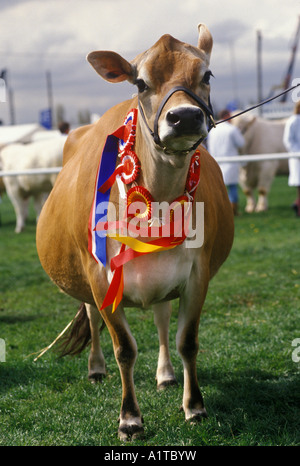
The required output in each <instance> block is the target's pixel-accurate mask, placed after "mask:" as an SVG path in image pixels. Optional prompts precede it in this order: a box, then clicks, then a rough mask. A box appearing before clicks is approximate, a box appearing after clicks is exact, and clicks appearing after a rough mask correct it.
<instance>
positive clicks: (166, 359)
mask: <svg viewBox="0 0 300 466" xmlns="http://www.w3.org/2000/svg"><path fill="white" fill-rule="evenodd" d="M153 311H154V323H155V325H156V327H157V331H158V337H159V356H158V363H157V371H156V381H157V388H158V390H161V389H164V388H166V387H167V386H168V385H174V384H176V378H175V374H174V369H173V366H172V363H171V360H170V354H169V323H170V317H171V313H172V307H171V302H170V301H168V302H166V303H161V304H155V305H154V306H153Z"/></svg>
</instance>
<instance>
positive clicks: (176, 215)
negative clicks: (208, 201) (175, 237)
mask: <svg viewBox="0 0 300 466" xmlns="http://www.w3.org/2000/svg"><path fill="white" fill-rule="evenodd" d="M186 202H189V198H188V197H187V196H185V195H183V196H180V197H178V198H177V199H175V201H173V202H172V204H171V205H170V211H169V212H170V222H171V223H173V222H176V221H178V220H179V221H180V222H182V219H183V215H184V214H186V212H187V210H188V208H187V207H185V204H186ZM185 210H186V211H185Z"/></svg>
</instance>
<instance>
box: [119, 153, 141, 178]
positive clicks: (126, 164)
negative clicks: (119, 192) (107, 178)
mask: <svg viewBox="0 0 300 466" xmlns="http://www.w3.org/2000/svg"><path fill="white" fill-rule="evenodd" d="M121 164H122V172H121V180H122V181H123V183H125V184H129V183H132V182H133V181H135V180H136V179H137V177H138V174H139V171H140V161H139V159H138V157H137V155H136V154H135V152H132V151H126V152H125V153H124V154H123V155H122V157H121Z"/></svg>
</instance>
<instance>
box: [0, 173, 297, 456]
mask: <svg viewBox="0 0 300 466" xmlns="http://www.w3.org/2000/svg"><path fill="white" fill-rule="evenodd" d="M294 195H295V192H294V191H293V190H292V189H291V188H288V186H287V179H286V177H278V178H276V180H275V182H274V184H273V188H272V192H271V195H270V208H269V211H268V212H266V213H263V214H251V215H248V214H245V213H242V215H240V216H239V217H237V218H236V220H235V224H236V232H235V241H234V246H233V249H232V252H231V255H230V257H229V259H228V261H227V262H226V263H225V265H224V266H223V268H222V269H221V271H220V272H219V274H218V275H217V276H216V277H215V278H214V280H213V281H212V282H211V285H210V289H209V293H208V296H207V300H206V303H205V306H204V309H203V313H202V317H201V323H200V329H199V342H200V351H199V355H198V378H199V382H200V386H201V390H202V394H203V397H204V401H205V405H206V409H207V411H208V414H209V418H208V419H207V420H204V421H203V422H202V423H200V424H197V425H190V424H188V423H186V422H185V421H184V415H183V413H182V412H181V411H180V409H179V408H180V405H181V399H182V383H183V375H182V365H181V361H180V359H179V357H178V355H177V353H176V348H175V334H176V321H177V302H175V303H174V312H173V315H172V321H171V328H170V334H171V335H170V344H171V354H172V359H173V364H174V368H175V372H176V376H177V380H178V382H179V383H178V386H175V387H170V388H169V389H168V390H166V391H163V392H157V390H156V383H155V371H156V362H157V354H158V340H157V336H156V328H155V326H154V323H153V315H152V312H151V311H140V310H131V311H129V312H128V320H129V323H130V326H131V328H132V331H133V334H134V336H135V337H136V340H137V343H138V348H139V355H138V359H137V363H136V367H135V384H136V390H137V397H138V400H139V404H140V407H141V410H142V413H143V416H144V421H145V438H144V439H143V440H139V441H134V442H132V444H131V445H138V446H140V445H148V446H154V445H155V446H187V447H188V446H202V445H203V446H204V445H207V446H215V445H218V446H219V445H227V446H255V445H261V446H275V445H279V446H294V445H298V446H299V445H300V380H299V375H300V362H297V359H298V358H299V354H300V353H299V352H297V348H296V347H293V346H292V343H293V341H294V340H295V339H297V338H300V325H299V311H300V248H299V246H300V219H297V218H295V216H294V213H293V212H292V210H291V208H290V204H291V203H292V201H293V200H294ZM243 203H244V199H243V196H242V195H241V204H243ZM241 207H242V206H241ZM0 212H1V219H2V225H1V227H0V291H1V296H0V338H1V339H3V340H5V344H6V361H5V362H0V445H2V446H4V445H6V446H22V445H23V446H25V445H28V446H30V445H32V446H39V445H42V446H52V445H56V446H75V445H76V446H80V445H82V446H83V445H85V446H88V445H90V446H91V445H95V446H96V445H105V446H118V445H122V443H121V442H120V441H119V440H118V438H117V427H118V423H117V419H118V415H119V408H120V400H121V386H120V376H119V371H118V368H117V364H116V362H115V359H114V356H113V351H112V344H111V340H110V337H109V334H108V332H107V330H105V331H104V332H103V338H102V342H103V351H104V354H105V356H106V362H107V369H108V375H107V377H106V378H105V380H104V381H103V383H102V384H99V385H92V384H90V383H89V381H88V380H87V357H88V350H85V351H84V352H83V353H82V354H81V355H80V356H79V357H75V358H70V357H66V358H62V359H59V358H58V355H57V353H56V352H55V351H54V350H50V351H48V352H47V353H46V354H45V355H44V356H43V357H42V358H40V359H39V360H38V361H37V362H33V359H34V356H32V355H31V354H32V353H34V352H37V351H39V350H40V349H42V348H44V347H45V346H47V345H48V344H49V343H51V342H52V341H53V340H54V338H56V336H57V335H58V334H59V333H60V332H61V331H62V329H63V328H64V327H65V326H66V325H67V324H68V322H69V321H70V320H71V319H72V318H73V316H74V315H75V313H76V311H77V307H78V306H77V303H76V302H74V300H72V299H71V298H69V297H68V296H65V295H64V294H62V293H61V292H60V291H59V290H58V289H57V288H56V287H55V286H54V285H53V284H52V283H51V282H50V280H49V278H48V277H47V276H46V274H45V273H44V271H43V270H42V268H41V266H40V263H39V260H38V257H37V253H36V249H35V220H34V214H33V211H31V214H30V218H29V222H28V225H27V227H26V230H25V231H24V232H23V233H22V234H21V235H16V234H15V233H14V226H15V218H14V212H13V210H12V207H11V204H10V203H9V201H8V199H7V197H6V196H5V197H4V199H3V202H2V204H1V205H0ZM298 346H299V345H298ZM293 355H294V358H293ZM295 356H298V357H295Z"/></svg>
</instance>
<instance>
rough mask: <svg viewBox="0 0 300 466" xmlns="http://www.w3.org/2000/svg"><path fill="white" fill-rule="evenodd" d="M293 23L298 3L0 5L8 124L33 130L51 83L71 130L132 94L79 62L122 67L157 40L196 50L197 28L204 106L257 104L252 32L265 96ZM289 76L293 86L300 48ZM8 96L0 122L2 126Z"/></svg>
mask: <svg viewBox="0 0 300 466" xmlns="http://www.w3.org/2000/svg"><path fill="white" fill-rule="evenodd" d="M299 15H300V0H285V1H284V2H283V1H282V0H243V1H241V0H227V1H224V0H184V1H183V0H151V1H150V0H84V1H82V0H80V1H79V0H43V1H41V0H0V73H1V71H2V70H4V69H5V70H7V85H8V87H9V89H10V90H11V95H12V102H13V109H14V122H15V123H17V124H22V123H35V122H38V121H39V113H40V111H41V110H43V109H46V108H47V107H48V103H49V100H48V94H47V78H46V76H50V77H51V84H52V86H51V88H52V99H53V106H54V110H55V113H56V109H57V107H58V106H60V107H61V108H63V115H64V118H65V119H66V120H67V121H69V122H70V123H71V124H72V125H73V126H76V125H77V124H78V113H79V112H87V111H88V112H90V113H91V114H93V113H95V114H98V115H101V114H103V113H104V112H105V111H106V110H107V109H108V108H109V107H111V106H112V105H114V104H116V103H118V102H120V101H122V100H125V99H128V98H130V97H131V95H132V94H133V93H134V92H135V88H134V86H132V85H131V84H129V83H127V82H125V83H119V84H111V83H107V82H106V81H104V80H102V79H101V78H100V76H98V75H97V73H96V72H95V71H94V70H93V68H92V67H91V66H90V65H89V64H88V62H87V61H86V55H87V54H88V53H89V52H90V51H93V50H113V51H115V52H117V53H119V54H120V55H122V56H123V57H124V58H126V59H127V60H128V61H130V60H132V59H133V58H134V57H135V56H136V55H138V54H139V53H141V52H143V51H145V50H147V49H148V48H150V47H151V46H152V45H153V44H154V43H155V42H156V41H157V40H158V39H159V38H160V37H161V36H162V35H163V34H166V33H168V34H171V35H172V36H174V37H176V38H177V39H179V40H181V41H183V42H188V43H190V44H192V45H196V44H197V36H198V32H197V25H198V23H205V24H206V25H207V27H208V28H209V30H210V32H211V33H212V36H213V38H214V47H213V51H212V57H211V65H210V67H211V70H212V72H213V74H214V79H212V81H211V83H212V84H211V100H212V103H213V106H214V108H215V109H217V110H221V109H222V108H223V107H225V106H226V105H227V103H228V102H230V101H232V100H234V99H235V100H238V101H239V104H240V105H239V106H240V107H242V106H246V105H248V104H249V103H251V102H252V103H253V102H257V98H258V94H257V92H258V91H257V31H260V32H261V35H262V63H263V64H262V81H263V93H264V97H267V96H268V95H269V92H270V89H271V87H272V86H274V85H278V84H280V83H281V82H282V79H283V77H284V75H285V73H286V71H287V67H288V64H289V60H290V57H291V47H292V44H293V39H294V36H295V33H296V28H297V24H298V17H299ZM293 77H295V78H296V77H299V78H300V44H299V50H298V54H297V57H296V63H295V68H294V73H293ZM10 108H11V107H10V106H9V99H8V93H6V102H0V120H2V121H3V123H4V124H10V123H11V113H10Z"/></svg>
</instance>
